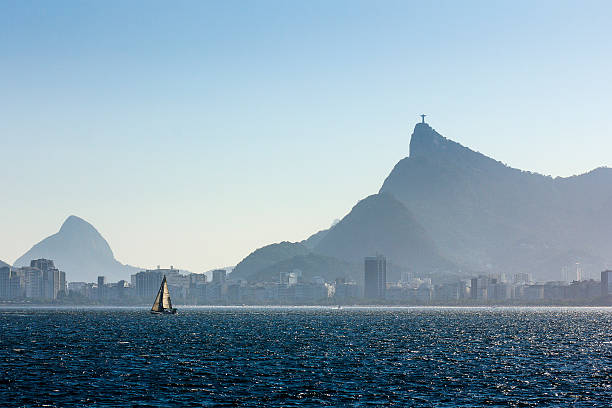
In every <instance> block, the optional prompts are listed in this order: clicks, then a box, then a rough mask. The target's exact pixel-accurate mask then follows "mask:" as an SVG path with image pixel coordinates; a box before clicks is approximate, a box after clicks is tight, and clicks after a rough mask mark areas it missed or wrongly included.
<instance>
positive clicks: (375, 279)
mask: <svg viewBox="0 0 612 408" xmlns="http://www.w3.org/2000/svg"><path fill="white" fill-rule="evenodd" d="M364 273H365V277H364V278H365V279H364V281H365V288H364V296H365V297H366V298H367V299H383V298H384V297H385V292H386V290H387V259H386V258H385V257H384V256H382V255H376V256H368V257H366V258H365V260H364Z"/></svg>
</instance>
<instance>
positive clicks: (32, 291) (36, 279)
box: [21, 267, 44, 299]
mask: <svg viewBox="0 0 612 408" xmlns="http://www.w3.org/2000/svg"><path fill="white" fill-rule="evenodd" d="M21 269H22V270H23V272H24V275H25V286H26V297H27V298H34V299H40V298H42V297H43V293H44V289H43V279H42V271H41V270H40V269H38V268H33V267H24V268H21Z"/></svg>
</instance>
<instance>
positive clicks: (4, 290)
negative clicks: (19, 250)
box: [0, 266, 11, 299]
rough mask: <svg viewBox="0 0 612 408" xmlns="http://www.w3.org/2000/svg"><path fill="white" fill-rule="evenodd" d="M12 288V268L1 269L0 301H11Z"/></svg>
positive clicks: (4, 267)
mask: <svg viewBox="0 0 612 408" xmlns="http://www.w3.org/2000/svg"><path fill="white" fill-rule="evenodd" d="M10 288H11V267H10V266H3V267H2V268H0V299H9V298H10V296H9V291H10Z"/></svg>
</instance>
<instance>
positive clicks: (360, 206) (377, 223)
mask: <svg viewBox="0 0 612 408" xmlns="http://www.w3.org/2000/svg"><path fill="white" fill-rule="evenodd" d="M314 252H316V253H319V254H323V255H327V256H333V257H335V258H339V259H343V260H345V261H347V262H351V263H355V264H358V265H363V258H364V257H365V256H374V255H376V254H377V253H380V254H383V255H385V256H386V257H387V259H388V261H389V262H391V263H394V264H397V265H402V266H405V267H410V268H412V269H413V270H419V271H423V272H432V271H437V270H445V269H455V266H454V265H453V264H452V263H451V262H449V261H448V260H447V259H444V257H442V256H441V255H440V253H439V251H438V249H437V248H436V245H435V244H434V242H433V241H432V239H431V238H430V237H429V236H428V234H427V232H426V231H425V229H424V228H423V227H422V226H421V225H420V224H419V222H418V220H417V219H416V218H415V217H414V216H413V215H412V214H411V213H410V211H408V209H407V208H406V207H405V206H404V205H403V204H402V203H401V202H399V201H398V200H397V199H395V198H394V197H393V196H392V195H391V194H385V193H383V194H375V195H372V196H369V197H367V198H365V199H363V200H361V201H360V202H358V203H357V205H355V206H354V207H353V209H352V210H351V212H350V213H349V214H348V215H347V216H346V217H344V218H343V219H342V220H341V221H340V222H339V223H337V224H336V225H335V226H334V227H332V228H331V229H330V230H329V232H328V233H327V234H326V235H325V237H323V238H322V239H321V240H320V241H319V243H318V244H317V245H316V246H315V248H314ZM361 268H363V267H362V266H361Z"/></svg>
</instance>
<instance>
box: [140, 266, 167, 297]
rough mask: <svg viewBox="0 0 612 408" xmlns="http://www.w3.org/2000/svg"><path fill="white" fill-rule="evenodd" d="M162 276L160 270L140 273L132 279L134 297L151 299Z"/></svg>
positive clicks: (157, 288)
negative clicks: (134, 289)
mask: <svg viewBox="0 0 612 408" xmlns="http://www.w3.org/2000/svg"><path fill="white" fill-rule="evenodd" d="M162 278H163V274H162V272H161V270H160V269H155V270H146V271H140V272H138V273H137V274H135V277H134V279H133V281H134V282H136V296H138V297H139V298H141V299H153V298H154V297H155V295H156V294H157V291H158V290H159V286H160V285H161V281H162Z"/></svg>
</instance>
